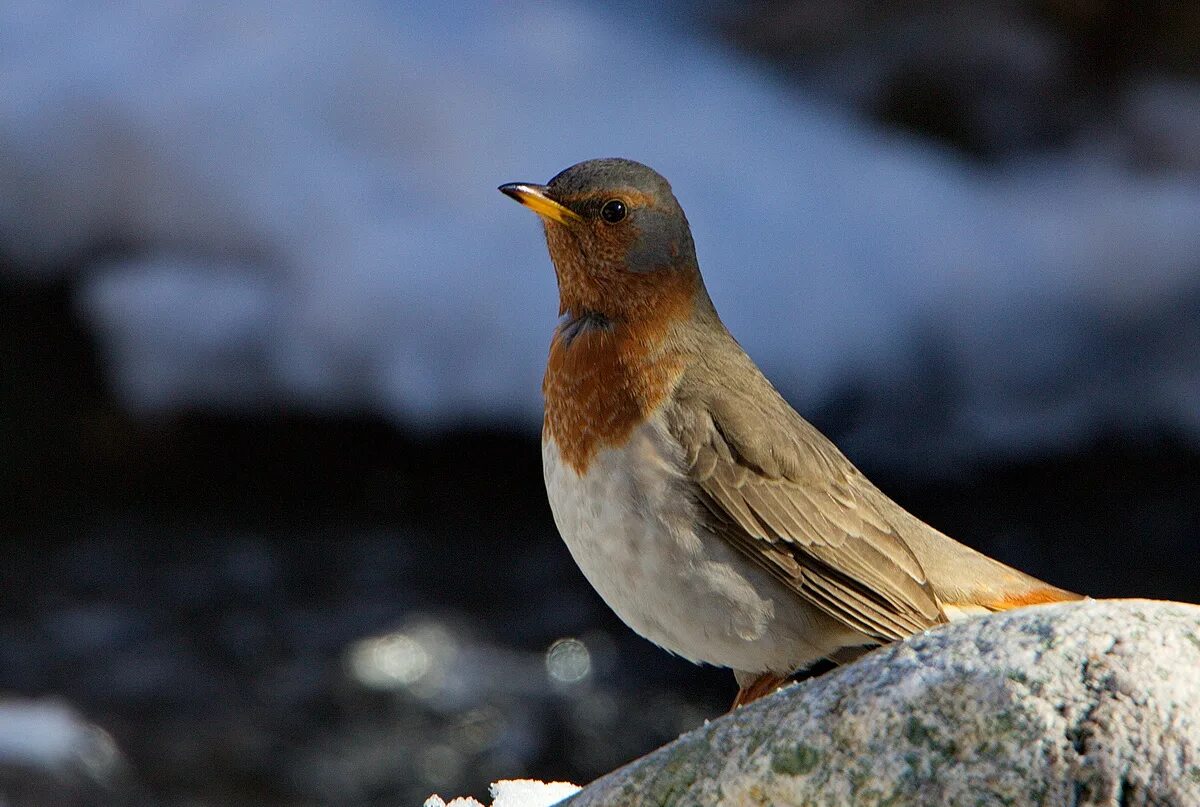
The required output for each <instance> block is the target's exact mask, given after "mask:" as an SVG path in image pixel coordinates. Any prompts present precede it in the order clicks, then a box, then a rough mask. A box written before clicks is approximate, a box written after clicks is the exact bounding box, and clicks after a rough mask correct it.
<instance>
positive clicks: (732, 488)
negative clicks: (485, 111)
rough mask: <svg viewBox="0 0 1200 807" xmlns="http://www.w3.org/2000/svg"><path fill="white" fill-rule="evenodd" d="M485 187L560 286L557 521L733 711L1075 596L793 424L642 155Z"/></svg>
mask: <svg viewBox="0 0 1200 807" xmlns="http://www.w3.org/2000/svg"><path fill="white" fill-rule="evenodd" d="M499 190H500V191H501V192H502V193H504V194H506V195H507V196H510V197H512V198H513V199H515V200H516V201H518V202H520V203H521V204H523V205H524V206H526V207H528V208H529V209H531V210H532V211H533V212H535V213H537V214H538V216H539V217H540V218H541V220H542V223H543V225H544V229H545V236H546V244H547V247H548V249H549V253H550V258H551V262H552V263H553V266H554V272H555V275H556V278H557V283H558V296H559V317H560V320H559V323H558V325H557V327H556V328H555V330H554V332H553V335H552V338H551V341H550V349H549V356H548V359H547V362H546V372H545V376H544V380H543V383H542V393H543V398H544V417H543V426H542V465H543V476H544V479H545V486H546V492H547V496H548V498H549V502H550V508H551V510H552V513H553V517H554V522H555V525H556V527H557V528H558V531H559V533H560V534H561V536H562V539H563V541H564V542H565V543H566V546H567V548H568V550H569V551H570V553H571V555H572V557H573V558H574V560H575V562H576V563H577V565H578V566H579V568H580V570H581V571H582V572H583V574H584V576H585V577H586V578H587V580H588V582H589V583H590V584H591V585H592V586H593V587H594V588H595V590H596V591H597V592H598V593H599V595H600V597H601V598H602V599H603V600H604V601H605V603H606V604H607V605H608V606H609V607H610V608H611V609H612V610H613V611H615V612H616V614H617V616H619V617H620V618H621V620H622V621H623V622H624V623H625V624H626V625H628V626H629V627H630V628H631V629H632V630H633V631H635V632H636V633H638V634H640V635H641V636H643V637H644V638H646V639H648V640H650V641H651V642H653V643H655V644H657V645H659V646H660V647H662V648H664V649H666V650H668V651H670V652H671V653H674V654H676V655H678V656H681V657H683V658H685V659H688V660H690V661H692V662H695V663H700V664H709V665H714V666H717V667H724V668H729V669H731V670H732V671H733V673H734V677H735V680H736V682H737V684H738V692H737V696H736V697H735V698H734V701H733V706H732V707H731V708H737V707H740V706H743V705H745V704H747V703H750V702H752V701H754V700H757V699H759V698H761V697H763V696H765V695H767V694H770V693H772V692H774V691H775V690H777V689H778V688H779V687H780V686H782V685H783V684H784V683H786V682H787V681H788V680H790V679H791V678H792V677H794V676H796V675H798V674H802V673H804V672H805V671H807V670H810V669H811V668H813V667H814V665H818V664H819V663H820V662H822V661H823V660H828V661H831V662H833V663H835V664H837V663H845V662H848V661H851V660H853V659H855V658H857V657H858V656H860V655H862V654H863V653H865V652H868V651H869V650H870V649H872V648H874V647H877V646H880V645H885V644H889V643H891V642H895V641H898V640H902V639H904V638H906V637H908V636H911V635H913V634H917V633H920V632H922V631H924V630H927V629H930V628H933V627H936V626H938V625H942V624H945V623H948V622H950V621H952V620H957V619H963V618H967V617H970V616H973V615H978V614H985V613H989V612H994V611H1003V610H1007V609H1011V608H1017V607H1022V606H1029V605H1037V604H1043V603H1052V602H1060V601H1068V600H1078V599H1083V597H1082V596H1081V595H1079V594H1075V593H1073V592H1070V591H1066V590H1064V589H1061V588H1058V587H1055V586H1052V585H1050V584H1048V583H1045V582H1043V581H1041V580H1039V579H1037V578H1035V577H1032V576H1030V575H1027V574H1025V573H1023V572H1020V571H1018V570H1016V569H1013V568H1011V567H1009V566H1007V565H1005V564H1003V563H1001V562H999V561H996V560H993V559H992V558H989V557H987V556H986V555H984V554H982V553H980V552H977V551H975V550H974V549H971V548H970V547H968V546H966V545H964V544H961V543H959V542H957V541H955V540H954V539H952V538H950V537H949V536H947V535H945V534H943V533H941V532H939V531H938V530H936V529H934V528H933V527H931V526H929V525H928V524H926V523H925V522H923V521H921V520H920V519H918V518H917V517H916V516H913V515H911V514H910V513H909V512H908V511H907V510H905V509H904V508H903V507H901V506H900V505H899V504H897V503H896V502H894V501H893V500H892V499H890V498H889V497H888V496H887V495H885V494H884V493H883V492H881V491H880V490H879V489H878V488H877V487H876V486H875V485H874V484H872V483H871V482H870V481H869V480H868V479H867V478H866V477H865V476H864V475H863V474H862V472H860V471H859V470H858V468H856V467H855V465H854V464H853V463H852V462H851V461H850V460H849V459H847V457H846V456H845V455H844V454H843V453H842V452H841V451H840V450H839V449H838V448H837V447H836V446H835V445H834V444H833V443H832V442H831V441H830V440H829V439H828V438H827V437H825V435H823V434H822V433H821V432H820V431H818V430H817V429H816V427H814V426H813V425H811V424H810V423H809V422H808V421H807V420H805V419H804V418H803V417H801V416H800V415H799V414H798V413H797V412H796V410H795V409H793V408H792V407H791V405H790V404H788V402H787V401H786V400H785V399H784V398H783V396H782V395H781V394H780V393H779V392H778V391H777V390H776V389H775V387H774V386H773V385H772V384H771V382H770V381H769V380H768V379H767V378H766V376H765V375H764V374H763V373H762V371H760V370H759V368H758V366H757V365H756V364H755V363H754V361H753V360H752V359H751V358H750V357H749V356H748V355H747V354H746V352H745V351H744V350H743V349H742V347H741V345H740V344H739V343H738V342H737V340H736V339H735V338H734V337H733V335H732V334H730V332H729V330H728V329H727V328H726V327H725V325H724V323H723V322H722V321H721V318H720V317H719V316H718V315H717V311H716V308H715V307H714V305H713V302H712V300H711V298H710V296H709V294H708V292H707V290H706V288H705V284H704V280H703V278H702V277H701V274H700V268H699V263H698V262H697V258H696V248H695V244H694V242H693V240H692V234H691V227H690V225H689V224H688V220H687V217H686V216H685V215H684V212H683V208H682V207H681V206H680V204H679V201H678V200H677V199H676V198H675V195H674V192H673V191H672V189H671V186H670V184H669V183H668V182H667V180H666V179H665V178H663V177H662V176H661V175H659V174H658V173H657V172H655V171H654V170H653V169H651V168H649V167H648V166H646V165H643V164H641V163H638V162H635V161H632V160H628V159H623V158H605V159H596V160H588V161H585V162H581V163H578V164H576V165H573V166H571V167H569V168H567V169H566V170H564V171H562V172H561V173H559V174H558V175H556V176H555V177H554V178H553V179H551V180H550V181H549V182H548V183H547V184H545V185H539V184H534V183H527V182H517V183H509V184H505V185H501V186H500V188H499Z"/></svg>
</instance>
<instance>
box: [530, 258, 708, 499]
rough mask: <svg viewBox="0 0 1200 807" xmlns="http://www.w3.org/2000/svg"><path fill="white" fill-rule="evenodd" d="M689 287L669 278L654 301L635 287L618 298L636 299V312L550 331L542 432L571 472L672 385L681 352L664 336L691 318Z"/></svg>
mask: <svg viewBox="0 0 1200 807" xmlns="http://www.w3.org/2000/svg"><path fill="white" fill-rule="evenodd" d="M660 283H661V279H660ZM673 285H674V286H675V287H674V288H672V286H673ZM694 288H695V286H694V284H693V283H692V282H691V281H690V279H686V278H683V279H680V281H677V282H675V283H672V282H671V281H668V282H667V283H665V284H662V285H659V286H658V287H657V288H656V289H655V290H654V293H653V296H654V297H655V298H656V299H654V300H648V299H647V300H642V301H637V300H636V296H637V293H638V291H639V290H638V289H636V288H628V289H626V291H627V292H629V294H630V295H631V296H630V297H627V298H626V299H625V301H624V302H625V303H626V304H630V303H634V304H635V305H634V306H629V307H630V308H634V307H636V308H638V309H640V310H638V311H637V314H638V316H636V317H634V318H632V319H622V320H619V321H617V322H615V323H614V324H613V325H612V327H610V328H595V329H591V330H584V331H582V332H581V333H579V334H578V335H577V336H575V337H574V339H571V340H566V339H564V338H563V337H562V336H561V334H560V333H555V335H554V341H553V342H552V343H551V345H550V357H549V360H548V362H547V364H546V377H545V379H544V381H543V383H542V393H543V395H544V396H545V399H546V413H545V420H544V422H543V427H542V436H543V439H553V440H554V442H555V445H556V446H557V447H558V451H559V454H560V456H561V457H562V459H563V461H564V462H565V463H566V464H567V465H569V466H570V467H571V468H572V469H574V471H575V472H576V473H577V474H579V475H581V476H582V475H583V474H584V473H586V472H587V469H588V465H589V464H590V463H591V461H592V459H593V458H594V457H595V456H596V454H597V452H599V451H601V450H602V449H604V448H609V447H613V446H619V445H621V444H622V443H624V441H625V440H626V439H627V438H628V437H629V435H630V434H631V433H632V432H633V431H634V430H635V429H636V428H638V426H640V425H641V424H642V423H644V422H645V421H646V420H647V419H648V418H649V417H650V416H651V415H652V414H653V413H654V411H655V410H656V409H657V408H658V407H659V406H660V405H661V404H662V402H663V401H664V400H665V399H666V397H667V396H668V395H669V394H670V393H671V391H672V390H673V389H674V387H675V384H676V382H677V381H678V380H679V376H680V375H681V374H682V372H683V369H684V366H685V357H684V354H683V353H682V352H681V351H679V350H675V349H672V348H671V347H670V346H669V345H668V339H667V338H666V337H667V334H668V332H669V330H670V328H671V326H672V324H674V323H676V322H678V321H679V320H680V319H681V318H686V317H688V316H690V314H691V306H692V300H693V292H694ZM636 302H641V303H642V305H636Z"/></svg>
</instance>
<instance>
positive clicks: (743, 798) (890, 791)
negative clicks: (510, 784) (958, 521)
mask: <svg viewBox="0 0 1200 807" xmlns="http://www.w3.org/2000/svg"><path fill="white" fill-rule="evenodd" d="M569 804H570V807H592V806H593V805H630V804H638V805H665V804H672V805H675V804H679V805H683V804H706V805H781V806H782V805H840V804H847V805H849V804H853V805H885V804H886V805H911V804H920V805H993V804H1002V805H1014V806H1015V805H1034V804H1037V805H1118V804H1119V805H1125V806H1127V807H1133V805H1200V607H1197V606H1194V605H1184V604H1180V603H1167V602H1149V601H1144V600H1121V601H1094V600H1089V601H1084V602H1078V603H1069V604H1060V605H1050V606H1042V607H1035V608H1026V609H1022V610H1018V611H1010V612H1007V613H1000V614H993V615H989V616H987V617H982V618H979V619H975V620H970V621H967V622H962V623H958V624H955V625H950V626H946V627H943V628H938V629H935V630H931V631H928V632H926V633H923V634H921V635H918V636H914V637H912V638H910V639H908V640H906V641H904V642H900V643H897V644H895V645H891V646H888V647H885V648H882V649H880V650H878V651H876V652H874V653H871V654H869V655H868V656H866V657H864V658H863V659H862V660H860V661H859V662H856V663H854V664H851V665H849V666H847V667H843V668H841V669H838V670H835V671H833V672H831V673H828V674H826V675H823V676H821V677H819V678H816V679H813V680H810V681H807V682H804V683H801V684H797V685H795V686H791V687H788V688H786V689H784V690H782V691H781V692H778V693H776V694H775V695H773V696H771V697H769V698H764V699H763V700H761V701H759V702H757V703H755V704H752V705H751V706H749V707H746V708H744V709H741V710H739V711H738V712H736V713H735V714H733V715H730V716H728V717H725V718H722V719H720V720H716V721H714V722H712V723H709V724H707V725H705V726H703V727H702V728H699V729H697V730H695V731H692V732H690V733H688V734H685V735H683V736H682V737H680V738H679V739H678V740H676V741H675V742H673V743H671V744H670V745H668V746H665V747H664V748H661V749H659V750H658V751H656V752H654V753H652V754H649V755H648V756H646V757H643V758H642V759H639V760H637V761H636V762H633V763H631V764H629V765H627V766H626V767H624V768H621V769H619V770H617V771H615V772H613V773H611V774H608V775H607V776H604V777H603V778H601V779H599V780H597V781H596V782H594V783H593V784H591V785H590V786H588V787H587V788H585V789H584V790H583V791H582V792H581V793H580V794H579V795H578V796H576V797H575V798H574V799H572V800H570V802H569Z"/></svg>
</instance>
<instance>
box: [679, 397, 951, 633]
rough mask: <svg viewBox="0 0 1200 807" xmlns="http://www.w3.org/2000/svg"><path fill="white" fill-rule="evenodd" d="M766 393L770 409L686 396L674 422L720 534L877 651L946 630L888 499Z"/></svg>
mask: <svg viewBox="0 0 1200 807" xmlns="http://www.w3.org/2000/svg"><path fill="white" fill-rule="evenodd" d="M760 378H761V376H760ZM763 383H764V384H766V382H765V379H763ZM766 386H767V389H768V390H770V392H771V393H773V394H774V395H775V398H776V399H777V401H778V404H777V405H775V406H774V407H773V406H771V405H768V406H765V407H764V406H762V405H761V396H759V398H760V400H759V401H755V402H751V401H750V400H749V396H738V395H736V394H727V395H726V397H724V398H723V399H718V400H716V401H713V400H709V401H699V400H696V399H695V398H691V397H688V396H686V395H684V396H679V397H677V399H676V401H675V402H674V403H673V404H672V409H671V411H669V412H668V417H667V423H668V428H669V429H670V430H671V432H672V434H673V435H674V437H675V438H676V439H677V440H679V442H680V444H681V447H682V449H683V457H684V458H685V460H686V461H687V462H688V463H689V468H688V474H689V477H690V478H691V480H692V481H693V482H694V483H695V484H696V487H697V490H698V495H699V498H700V499H701V501H703V502H704V504H705V505H706V506H707V508H708V510H709V511H710V513H711V514H712V519H711V526H712V528H713V532H715V533H716V534H718V535H720V536H722V537H723V538H724V539H725V540H728V541H729V542H730V543H731V544H732V545H733V546H735V547H736V548H738V549H739V550H740V551H742V552H744V553H745V554H746V555H747V556H749V557H750V558H751V559H752V560H753V561H754V562H756V563H758V564H759V565H760V566H762V567H763V568H765V569H767V570H768V571H769V572H770V573H771V574H772V575H773V576H774V577H776V579H778V580H780V581H782V582H783V583H784V584H785V585H787V586H788V587H789V588H791V589H792V590H794V591H795V592H796V593H797V594H799V595H800V596H801V597H804V598H805V599H806V600H808V601H809V602H811V603H812V604H813V605H815V606H816V607H818V608H820V609H821V610H822V611H824V612H825V613H826V614H828V615H830V616H832V617H833V618H834V619H836V620H838V621H840V622H842V623H843V624H844V625H846V626H847V627H849V628H851V629H853V630H855V631H858V632H860V633H863V634H865V635H866V636H868V637H870V638H872V639H875V640H877V641H881V642H888V641H893V640H896V639H900V638H903V637H905V636H909V635H911V634H913V633H916V632H919V631H921V630H924V629H925V628H928V627H931V626H933V625H936V624H939V623H941V622H945V621H946V616H945V614H944V613H943V611H942V609H941V606H940V604H939V603H938V601H937V598H936V597H935V596H934V594H933V592H932V590H931V588H930V586H929V582H928V580H927V579H926V577H925V573H924V571H923V570H922V568H921V564H920V563H919V562H918V561H917V558H916V556H915V555H913V553H912V551H911V550H910V549H909V548H908V546H907V545H906V544H905V543H904V541H903V540H902V538H901V537H900V535H899V534H898V533H897V530H896V529H895V527H893V526H892V524H891V523H890V522H889V520H888V518H887V515H886V508H887V506H888V505H891V502H890V500H888V499H886V498H885V497H883V494H881V493H879V492H878V491H877V490H876V489H875V488H874V487H873V486H871V485H870V483H869V482H867V481H866V479H865V478H864V477H863V476H862V475H861V474H860V473H859V472H858V471H857V469H855V468H854V466H853V465H851V464H850V461H849V460H847V459H846V458H845V457H844V456H843V455H842V454H841V453H840V452H838V451H837V449H836V448H835V447H834V446H833V445H832V443H829V442H828V440H827V439H826V438H825V437H824V436H822V435H821V434H820V432H818V431H817V430H816V429H814V428H813V427H812V426H811V425H809V424H808V423H807V422H806V421H804V420H803V419H802V418H800V416H799V415H797V414H796V413H795V412H794V411H793V410H792V409H791V407H789V406H788V405H787V403H786V402H784V401H783V399H782V398H779V397H778V394H777V393H775V391H774V389H773V388H771V387H770V386H769V384H768V385H766ZM756 404H757V405H756ZM773 408H774V409H775V410H776V411H771V410H772V409H773ZM892 506H894V505H892Z"/></svg>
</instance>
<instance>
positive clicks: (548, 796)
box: [425, 779, 579, 807]
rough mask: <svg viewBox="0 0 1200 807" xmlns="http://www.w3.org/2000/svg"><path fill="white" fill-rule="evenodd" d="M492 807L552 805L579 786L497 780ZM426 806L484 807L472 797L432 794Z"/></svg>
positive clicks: (519, 780)
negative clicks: (446, 800)
mask: <svg viewBox="0 0 1200 807" xmlns="http://www.w3.org/2000/svg"><path fill="white" fill-rule="evenodd" d="M491 791H492V807H550V805H552V804H557V803H558V802H560V801H562V800H563V799H565V798H567V796H572V795H574V794H575V793H578V792H579V786H578V785H573V784H571V783H570V782H539V781H537V780H535V779H506V780H502V781H499V782H495V783H493V784H492V787H491ZM425 807H484V805H483V804H481V803H480V802H478V801H476V800H475V799H472V798H457V799H453V800H451V801H449V802H445V801H443V800H442V799H441V797H439V796H430V797H429V798H428V799H426V800H425Z"/></svg>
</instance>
